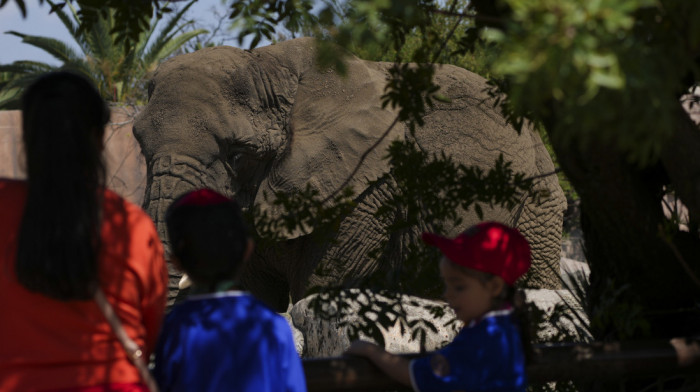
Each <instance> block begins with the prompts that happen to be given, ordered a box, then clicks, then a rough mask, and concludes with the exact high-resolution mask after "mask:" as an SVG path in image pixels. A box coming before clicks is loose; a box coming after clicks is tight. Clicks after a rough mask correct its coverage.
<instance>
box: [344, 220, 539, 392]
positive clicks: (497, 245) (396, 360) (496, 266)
mask: <svg viewBox="0 0 700 392" xmlns="http://www.w3.org/2000/svg"><path fill="white" fill-rule="evenodd" d="M423 241H424V242H425V243H426V244H428V245H431V246H436V247H438V248H439V249H440V251H441V252H442V255H443V257H442V259H441V260H440V275H441V277H442V279H443V281H444V283H445V300H446V301H447V303H448V304H449V306H450V307H451V308H452V309H453V310H454V312H455V315H456V316H457V318H458V319H459V320H460V321H462V322H463V323H464V327H463V328H462V330H461V331H460V332H459V334H458V335H457V336H456V337H455V339H454V340H453V341H452V342H451V343H450V344H448V345H447V346H445V347H444V348H442V349H441V350H438V351H436V352H435V353H433V354H432V355H429V356H424V357H419V358H417V359H414V360H412V361H409V360H407V359H406V358H403V357H400V356H398V355H394V354H390V353H388V352H386V351H384V349H382V348H381V347H379V346H377V345H375V344H373V343H369V342H364V341H356V342H353V344H352V345H351V346H350V348H349V349H348V351H347V353H348V354H354V355H360V356H364V357H367V358H369V359H370V360H371V361H372V362H374V363H375V364H376V365H377V366H378V367H379V368H380V369H382V370H383V371H384V372H385V373H387V374H388V375H389V376H390V377H392V378H394V379H395V380H397V381H399V382H401V383H403V384H405V385H410V386H412V387H413V389H414V390H415V391H492V392H506V391H508V392H510V391H513V392H525V389H526V386H527V380H526V375H525V355H524V349H523V344H522V341H521V340H522V338H521V333H520V329H519V326H518V324H517V323H516V321H515V320H514V318H513V315H512V313H513V308H512V304H513V302H514V301H513V297H514V293H515V291H514V287H513V286H514V284H515V281H516V280H517V279H518V278H519V277H521V276H522V275H523V274H524V273H525V272H527V270H528V269H529V268H530V247H529V245H528V243H527V240H526V239H525V237H523V236H522V234H520V233H519V232H518V231H517V230H516V229H513V228H510V227H507V226H505V225H503V224H500V223H497V222H484V223H480V224H478V225H476V226H473V227H471V228H470V229H469V230H467V231H465V232H464V233H462V234H460V235H459V236H457V237H456V238H453V239H451V238H445V237H442V236H439V235H436V234H431V233H424V234H423Z"/></svg>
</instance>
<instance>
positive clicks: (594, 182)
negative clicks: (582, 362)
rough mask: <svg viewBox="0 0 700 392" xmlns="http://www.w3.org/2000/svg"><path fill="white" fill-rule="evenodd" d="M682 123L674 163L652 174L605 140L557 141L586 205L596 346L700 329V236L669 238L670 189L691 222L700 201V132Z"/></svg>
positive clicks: (670, 152) (661, 164) (672, 147)
mask: <svg viewBox="0 0 700 392" xmlns="http://www.w3.org/2000/svg"><path fill="white" fill-rule="evenodd" d="M683 116H685V118H684V119H683V121H682V122H681V123H682V127H683V128H682V129H681V130H679V131H678V132H676V135H674V137H673V138H672V139H671V140H670V142H669V144H668V145H667V146H666V147H665V149H664V151H665V155H664V158H667V157H669V156H670V158H669V160H668V163H667V161H666V160H659V161H658V162H657V163H656V164H655V165H654V166H651V167H647V168H639V167H637V166H635V165H631V164H629V163H627V161H626V160H625V158H624V156H623V154H621V153H620V151H618V150H617V148H616V147H615V146H613V145H611V144H609V143H608V144H606V142H604V141H599V142H598V143H591V144H590V145H587V146H583V145H582V144H581V143H576V142H573V143H570V144H567V145H563V144H562V143H557V142H556V140H557V138H556V137H551V139H552V140H553V141H554V148H555V151H556V154H557V158H558V159H559V162H560V164H561V168H562V170H563V171H564V173H565V174H566V175H567V176H568V178H569V180H570V181H571V183H572V184H573V186H574V187H575V188H576V191H577V192H578V194H579V196H580V198H581V214H582V217H581V220H582V229H583V232H584V243H585V252H586V257H587V259H588V262H589V265H590V268H591V275H590V281H591V287H590V290H589V293H588V294H589V298H588V300H589V310H590V311H591V316H592V320H593V321H594V323H593V325H592V326H593V329H594V331H593V332H594V335H595V337H596V338H597V339H607V338H616V339H627V338H644V337H647V336H648V333H650V334H651V335H652V336H655V337H669V336H674V335H685V334H688V335H689V334H694V333H696V332H697V330H698V328H699V327H700V312H698V307H697V305H696V304H697V302H698V300H700V286H698V285H697V284H696V282H695V281H694V280H693V276H692V275H693V274H695V275H696V276H697V275H700V274H699V272H700V268H699V267H700V239H699V238H698V233H697V232H696V233H693V234H691V233H688V232H680V231H677V230H675V231H673V232H672V233H670V234H668V235H664V234H662V233H663V232H664V230H663V228H664V223H665V218H664V215H663V210H662V204H661V198H662V196H663V194H664V186H665V185H671V186H672V187H673V189H676V190H677V191H678V192H677V195H678V196H680V198H681V199H682V200H683V202H684V203H685V204H686V205H688V206H692V209H691V210H690V211H691V215H693V214H694V211H695V209H696V206H697V205H698V202H700V191H699V188H700V167H698V165H699V162H700V161H699V160H698V159H696V158H694V157H693V155H695V154H698V152H700V148H698V147H694V148H695V149H694V150H691V148H693V146H697V143H698V142H700V132H698V129H697V128H692V127H691V128H689V127H688V123H687V121H689V119H688V116H687V114H685V112H684V113H683ZM550 128H551V127H550ZM610 132H615V130H614V129H613V130H610ZM693 132H694V133H693ZM552 136H554V135H552ZM694 143H695V144H694ZM689 160H690V161H689ZM695 216H697V215H695ZM684 264H685V265H684ZM689 270H690V271H691V272H692V273H690V272H689ZM635 307H639V309H638V310H640V312H641V313H639V314H637V316H639V317H635V314H634V308H635ZM606 315H607V316H606ZM691 319H692V322H690V321H689V320H691ZM635 320H642V321H640V322H639V323H638V322H637V321H635ZM643 320H646V322H648V323H649V325H648V326H649V327H650V328H648V330H647V328H645V327H644V326H643V324H644V323H645V321H643Z"/></svg>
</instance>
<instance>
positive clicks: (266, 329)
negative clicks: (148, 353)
mask: <svg viewBox="0 0 700 392" xmlns="http://www.w3.org/2000/svg"><path fill="white" fill-rule="evenodd" d="M166 223H167V226H168V233H169V236H170V241H171V244H172V254H173V260H172V262H174V263H176V264H177V265H178V266H179V267H180V268H181V269H182V270H184V272H186V273H187V274H188V275H189V278H190V280H191V281H192V282H193V287H192V292H191V294H190V296H189V297H188V298H187V299H186V300H185V301H183V302H181V303H179V304H177V305H175V306H174V307H173V309H172V311H171V312H170V314H168V316H167V317H166V320H165V324H164V327H163V330H162V332H161V336H160V341H159V343H158V345H157V348H156V362H155V369H154V375H155V378H156V380H157V381H158V384H159V386H160V388H161V391H163V392H168V391H251V392H253V391H255V392H260V391H294V392H296V391H306V380H305V378H304V372H303V368H302V365H301V360H300V358H299V355H298V354H297V352H296V349H295V346H294V340H293V338H292V333H291V330H290V328H289V325H288V324H287V321H286V320H285V319H284V318H283V317H282V316H280V315H278V314H277V313H276V312H274V311H273V310H272V309H270V308H268V307H267V306H266V305H264V304H263V303H262V302H260V301H259V300H257V299H256V298H255V297H253V296H252V295H250V294H249V293H246V292H244V291H239V290H238V289H237V287H238V284H237V277H238V275H239V272H240V271H241V269H242V268H243V267H244V264H245V263H246V261H247V260H248V258H249V257H250V255H251V253H252V251H253V242H252V240H251V238H250V236H249V234H248V230H247V228H246V226H245V224H244V222H243V219H242V217H241V210H240V208H239V207H238V204H237V203H236V202H235V201H233V200H231V199H229V198H227V197H225V196H223V195H221V194H219V193H216V192H214V191H212V190H209V189H202V190H198V191H193V192H190V193H187V194H185V195H183V196H181V197H179V198H178V199H176V200H175V201H174V202H173V204H172V205H171V206H170V207H169V209H168V211H167V213H166Z"/></svg>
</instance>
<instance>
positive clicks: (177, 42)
mask: <svg viewBox="0 0 700 392" xmlns="http://www.w3.org/2000/svg"><path fill="white" fill-rule="evenodd" d="M207 33H209V31H208V30H205V29H197V30H192V31H188V32H186V33H183V34H180V35H178V36H177V37H174V38H172V39H169V40H168V41H166V42H164V44H163V45H162V46H160V47H159V48H154V49H158V51H156V52H150V51H149V52H148V53H147V54H146V56H145V57H144V62H143V63H144V65H147V67H148V68H147V70H148V71H151V69H150V68H151V66H154V65H156V64H155V63H156V62H157V61H159V60H162V59H165V58H167V57H168V56H170V55H171V54H173V53H174V52H175V51H176V50H177V49H179V48H180V47H181V46H182V45H184V44H185V42H187V41H189V40H191V39H192V38H194V37H196V36H198V35H200V34H207Z"/></svg>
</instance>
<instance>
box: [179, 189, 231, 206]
mask: <svg viewBox="0 0 700 392" xmlns="http://www.w3.org/2000/svg"><path fill="white" fill-rule="evenodd" d="M230 202H231V199H229V198H228V197H226V196H224V195H222V194H220V193H218V192H216V191H213V190H211V189H207V188H204V189H198V190H196V191H191V192H189V193H188V194H186V195H185V196H183V197H182V199H180V200H177V201H176V202H175V204H174V205H173V207H183V206H210V205H216V204H223V203H230Z"/></svg>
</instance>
